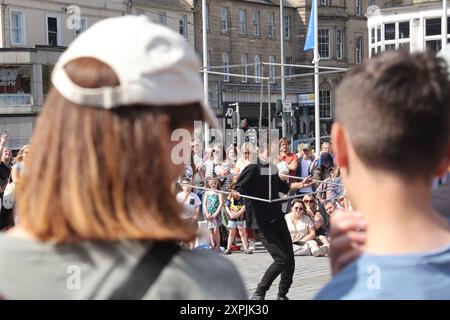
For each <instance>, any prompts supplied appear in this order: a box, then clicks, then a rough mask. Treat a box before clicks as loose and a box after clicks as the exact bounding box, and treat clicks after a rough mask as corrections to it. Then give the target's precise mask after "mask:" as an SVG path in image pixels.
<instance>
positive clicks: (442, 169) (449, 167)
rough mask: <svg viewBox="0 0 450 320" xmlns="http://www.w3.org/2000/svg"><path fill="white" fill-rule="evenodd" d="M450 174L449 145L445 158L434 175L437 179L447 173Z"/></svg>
mask: <svg viewBox="0 0 450 320" xmlns="http://www.w3.org/2000/svg"><path fill="white" fill-rule="evenodd" d="M447 172H450V144H448V145H447V150H446V151H445V154H444V157H443V158H442V160H441V162H440V163H439V165H438V167H437V168H436V170H435V172H434V174H435V176H436V177H442V176H443V175H444V174H445V173H447Z"/></svg>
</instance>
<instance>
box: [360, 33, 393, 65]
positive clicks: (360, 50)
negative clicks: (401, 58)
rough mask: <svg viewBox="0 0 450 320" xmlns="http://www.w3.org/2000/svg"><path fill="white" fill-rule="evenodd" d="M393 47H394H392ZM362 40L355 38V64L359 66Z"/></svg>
mask: <svg viewBox="0 0 450 320" xmlns="http://www.w3.org/2000/svg"><path fill="white" fill-rule="evenodd" d="M394 47H395V45H394ZM362 50H363V38H362V37H361V36H357V37H356V39H355V63H356V64H360V63H361V61H362Z"/></svg>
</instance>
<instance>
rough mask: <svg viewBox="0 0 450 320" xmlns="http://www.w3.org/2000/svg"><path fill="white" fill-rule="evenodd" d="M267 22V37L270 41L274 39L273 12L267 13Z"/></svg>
mask: <svg viewBox="0 0 450 320" xmlns="http://www.w3.org/2000/svg"><path fill="white" fill-rule="evenodd" d="M267 19H268V21H267V36H268V37H269V38H270V39H274V38H275V14H274V13H273V12H271V13H269V16H268V18H267Z"/></svg>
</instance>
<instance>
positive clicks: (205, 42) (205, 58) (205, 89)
mask: <svg viewBox="0 0 450 320" xmlns="http://www.w3.org/2000/svg"><path fill="white" fill-rule="evenodd" d="M206 14H207V12H206V0H202V28H203V30H202V31H203V71H204V72H203V95H204V96H203V99H204V102H205V105H208V103H209V98H208V73H207V72H206V71H207V69H208V36H207V32H206V28H207V26H206ZM204 139H205V150H206V149H207V148H208V144H209V125H208V123H207V122H206V121H205V136H204Z"/></svg>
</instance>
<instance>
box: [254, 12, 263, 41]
mask: <svg viewBox="0 0 450 320" xmlns="http://www.w3.org/2000/svg"><path fill="white" fill-rule="evenodd" d="M253 34H254V35H255V36H257V37H259V36H260V34H261V32H260V13H259V11H256V12H254V13H253Z"/></svg>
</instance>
